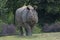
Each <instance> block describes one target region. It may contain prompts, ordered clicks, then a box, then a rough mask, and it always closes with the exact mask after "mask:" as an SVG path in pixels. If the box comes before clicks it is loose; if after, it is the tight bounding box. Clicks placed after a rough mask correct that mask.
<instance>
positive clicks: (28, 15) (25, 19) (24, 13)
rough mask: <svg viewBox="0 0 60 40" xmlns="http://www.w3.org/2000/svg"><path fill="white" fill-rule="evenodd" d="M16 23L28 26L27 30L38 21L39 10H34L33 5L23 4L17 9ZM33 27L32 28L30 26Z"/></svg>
mask: <svg viewBox="0 0 60 40" xmlns="http://www.w3.org/2000/svg"><path fill="white" fill-rule="evenodd" d="M15 17H16V24H17V25H18V26H23V27H24V28H26V29H27V30H26V32H27V31H28V33H29V30H30V31H31V28H32V27H33V26H34V25H35V24H36V23H37V22H38V15H37V12H36V11H35V10H34V8H33V7H32V6H30V5H29V6H23V7H21V8H18V9H17V10H16V15H15ZM30 27H31V28H30Z"/></svg>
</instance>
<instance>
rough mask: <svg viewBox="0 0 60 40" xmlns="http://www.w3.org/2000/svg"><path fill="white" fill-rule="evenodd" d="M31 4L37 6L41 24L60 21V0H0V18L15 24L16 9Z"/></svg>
mask: <svg viewBox="0 0 60 40" xmlns="http://www.w3.org/2000/svg"><path fill="white" fill-rule="evenodd" d="M29 4H30V5H32V6H33V7H34V6H37V12H38V17H39V25H42V26H43V25H44V24H45V23H49V24H51V23H54V22H56V21H60V0H0V20H1V21H2V22H4V23H8V24H10V23H14V24H15V11H16V9H17V8H19V7H21V6H23V5H29ZM39 27H40V26H39Z"/></svg>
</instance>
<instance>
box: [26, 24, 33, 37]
mask: <svg viewBox="0 0 60 40" xmlns="http://www.w3.org/2000/svg"><path fill="white" fill-rule="evenodd" d="M25 31H26V36H32V30H31V27H30V26H29V25H28V24H25Z"/></svg>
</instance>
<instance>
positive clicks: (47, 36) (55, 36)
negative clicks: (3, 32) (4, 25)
mask: <svg viewBox="0 0 60 40" xmlns="http://www.w3.org/2000/svg"><path fill="white" fill-rule="evenodd" d="M0 40H60V32H57V33H40V34H33V35H32V36H30V37H28V36H23V37H20V36H18V35H13V36H2V37H0Z"/></svg>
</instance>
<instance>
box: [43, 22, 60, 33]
mask: <svg viewBox="0 0 60 40" xmlns="http://www.w3.org/2000/svg"><path fill="white" fill-rule="evenodd" d="M42 30H43V31H44V32H60V22H56V23H54V24H51V25H48V24H46V25H45V26H44V27H43V29H42Z"/></svg>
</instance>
